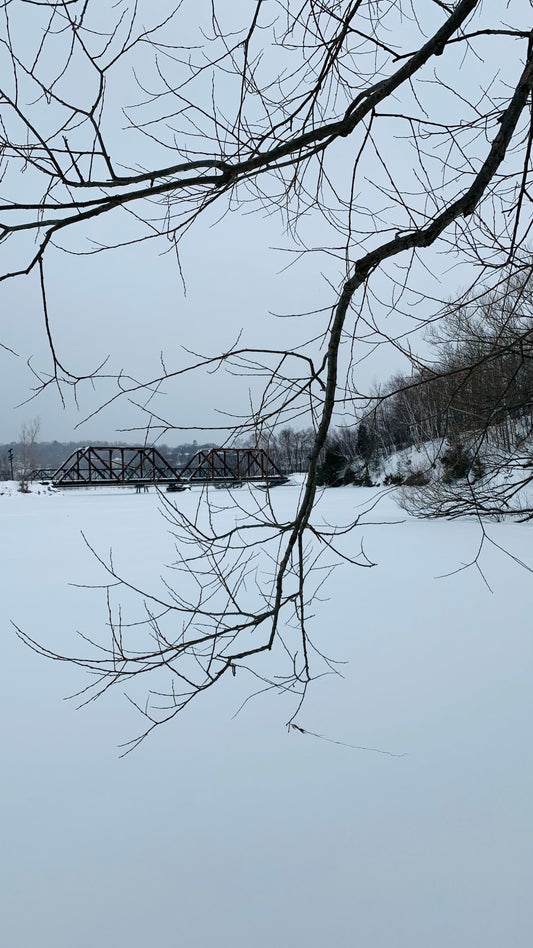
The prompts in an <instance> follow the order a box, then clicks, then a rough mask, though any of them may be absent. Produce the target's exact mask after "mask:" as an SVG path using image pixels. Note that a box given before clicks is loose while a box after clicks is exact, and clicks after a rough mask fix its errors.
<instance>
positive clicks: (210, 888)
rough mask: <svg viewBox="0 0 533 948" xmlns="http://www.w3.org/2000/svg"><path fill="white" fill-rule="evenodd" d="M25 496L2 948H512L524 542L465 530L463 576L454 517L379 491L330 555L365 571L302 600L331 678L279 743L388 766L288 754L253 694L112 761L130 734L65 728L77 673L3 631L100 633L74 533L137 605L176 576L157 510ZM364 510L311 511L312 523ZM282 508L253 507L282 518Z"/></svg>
mask: <svg viewBox="0 0 533 948" xmlns="http://www.w3.org/2000/svg"><path fill="white" fill-rule="evenodd" d="M37 490H40V491H41V492H40V493H37ZM33 491H34V492H33V493H31V494H29V495H21V494H18V493H17V492H16V491H15V490H14V489H11V488H9V485H0V527H1V537H2V543H1V552H0V577H1V584H2V635H3V661H2V673H1V688H0V696H1V702H2V708H1V713H2V721H3V730H4V734H3V742H2V743H3V753H2V764H3V766H2V800H1V804H2V806H1V809H2V814H3V821H2V822H3V827H4V828H3V833H2V854H3V859H2V884H1V892H2V902H3V907H2V919H1V930H2V944H3V945H5V946H6V948H28V946H30V945H36V946H39V948H94V946H95V945H98V946H100V948H108V946H109V948H111V946H112V948H116V946H119V945H127V946H128V948H141V946H143V948H144V946H146V945H159V944H161V945H163V944H169V945H178V944H179V945H182V946H184V948H207V946H211V945H212V944H213V943H216V944H218V945H222V946H228V948H245V946H246V948H249V946H255V948H267V946H268V948H271V946H272V945H277V946H280V948H282V946H291V948H293V946H300V945H301V946H305V948H323V946H326V945H331V946H335V948H348V946H350V948H352V946H355V945H357V946H362V948H367V946H368V948H427V946H431V948H450V946H452V945H453V946H454V948H455V946H463V945H464V946H469V948H470V946H483V948H501V946H503V945H505V946H511V945H512V946H513V948H515V946H516V948H526V946H529V944H530V943H531V941H530V939H531V905H530V896H531V887H532V883H533V865H532V852H533V847H532V843H533V826H532V809H531V800H532V799H533V793H532V791H533V779H532V776H533V768H532V741H531V722H532V721H533V689H532V687H531V682H532V672H533V647H532V631H533V621H532V616H533V583H532V581H531V580H532V576H531V573H530V572H528V571H527V570H526V569H525V568H524V567H523V566H521V565H519V563H518V562H517V560H520V561H522V562H524V563H526V564H528V565H529V566H530V567H531V566H532V565H533V542H532V541H533V525H532V524H516V523H491V524H487V525H486V529H487V532H488V539H487V541H486V542H485V545H484V547H483V550H482V553H481V558H480V566H481V570H482V572H480V570H478V569H477V567H476V566H475V565H472V566H470V567H468V568H464V569H460V567H462V566H463V565H465V564H468V563H471V562H472V561H473V560H474V559H475V556H476V552H477V550H478V547H479V544H480V539H481V529H480V525H479V524H478V523H476V522H475V520H462V521H456V522H451V523H450V522H445V521H435V522H432V521H420V520H415V519H412V518H410V517H409V516H408V515H406V514H405V512H404V511H402V510H400V509H399V508H398V507H397V505H396V503H395V500H394V494H393V493H389V494H386V495H385V496H384V498H383V499H382V501H381V503H380V504H379V506H378V507H377V508H376V509H375V510H373V511H372V513H371V514H368V515H367V516H366V517H364V518H363V521H368V522H367V523H363V524H362V525H360V526H359V527H358V528H357V530H356V531H355V532H354V533H353V534H352V535H351V536H350V537H347V538H345V539H344V541H343V544H344V546H343V549H344V550H345V551H346V552H349V551H351V550H353V551H357V550H358V549H359V546H360V543H361V541H363V543H364V549H365V552H366V555H367V556H368V557H369V558H370V559H371V560H372V561H374V562H375V563H376V564H377V565H376V566H375V567H374V568H372V569H362V568H354V567H350V566H347V565H345V566H340V567H339V568H338V569H337V570H336V571H335V572H334V574H333V575H332V576H331V577H330V579H329V581H328V584H327V586H326V587H325V589H324V590H322V591H321V595H322V600H321V601H320V602H318V603H316V607H315V610H314V611H315V618H314V619H313V625H312V629H313V630H314V634H316V636H317V638H318V639H319V641H320V643H321V644H324V643H327V651H328V653H329V654H330V655H331V656H332V657H333V658H335V659H337V660H339V661H343V662H345V663H346V664H344V665H342V666H340V667H341V670H342V674H343V677H342V678H340V677H337V676H335V677H325V678H322V679H320V680H319V681H317V682H315V684H314V685H313V686H312V688H311V690H310V693H309V696H308V699H307V701H306V704H305V705H304V707H303V709H302V710H301V712H300V713H299V715H298V718H297V722H298V723H299V724H300V725H301V726H302V727H304V728H305V729H307V730H308V731H312V732H316V733H318V734H323V735H325V736H327V737H329V738H332V739H333V740H337V741H341V742H345V743H347V744H353V745H363V746H366V747H374V748H381V749H386V750H389V751H391V752H393V753H396V754H405V755H406V756H403V757H400V758H397V757H389V756H386V755H382V754H376V753H371V752H366V751H361V750H354V749H350V748H348V747H344V746H339V745H337V744H333V743H328V742H325V741H321V740H319V739H317V738H314V737H310V736H308V735H302V734H299V733H297V732H296V731H294V730H292V731H291V732H290V733H288V732H287V730H286V728H285V726H284V725H285V722H286V720H287V717H288V712H289V711H290V709H289V705H288V704H287V701H286V699H285V698H282V697H279V696H276V695H272V694H269V695H265V696H262V697H260V698H257V699H256V700H254V701H251V702H249V703H248V704H247V705H246V707H245V708H244V710H243V711H242V712H241V713H240V714H239V715H238V716H237V717H235V718H233V714H234V712H235V710H236V708H237V707H238V706H239V704H240V703H241V700H242V693H241V690H239V689H241V688H242V686H243V683H242V682H240V681H239V680H238V679H235V680H234V679H231V680H229V681H228V683H227V685H226V684H225V685H224V686H223V687H222V688H220V690H219V691H218V692H217V691H213V692H212V693H210V694H207V695H205V697H204V698H203V699H200V701H199V703H198V704H197V705H196V706H194V705H193V706H192V707H191V708H190V709H188V710H187V712H186V713H184V714H183V716H182V717H181V718H179V719H178V720H177V721H175V722H174V723H172V724H171V725H169V726H167V727H164V728H161V729H159V730H158V731H156V732H155V733H154V735H153V736H152V738H151V739H150V740H149V741H148V742H145V743H144V744H143V745H142V747H141V748H140V749H139V750H138V751H137V752H135V753H133V754H131V755H130V756H128V757H126V758H125V759H122V760H121V759H119V756H118V754H119V752H118V750H117V745H118V744H119V743H120V742H121V741H123V740H127V739H128V738H130V737H133V736H134V735H135V733H136V732H137V731H138V726H139V722H138V720H137V718H136V716H135V712H134V711H133V709H132V708H131V706H130V705H129V704H128V703H127V702H126V701H125V700H124V698H123V696H122V693H119V692H117V693H115V694H108V695H107V696H106V697H105V698H104V699H103V700H102V701H100V702H97V703H95V704H92V705H89V707H87V708H85V709H84V710H82V711H76V710H75V707H74V705H73V704H72V703H69V702H65V701H63V700H62V698H63V696H65V695H67V694H69V693H70V692H72V691H74V690H76V689H77V688H79V687H80V686H82V685H83V684H84V683H85V682H84V679H83V676H82V675H81V673H80V672H79V671H78V670H76V669H74V668H72V667H71V666H69V665H65V664H57V663H50V662H46V661H45V660H44V659H42V658H40V657H38V656H37V655H35V654H34V653H32V652H31V651H29V650H28V649H27V648H26V647H24V646H23V645H22V643H21V642H20V641H19V640H18V639H17V637H16V635H15V633H14V631H13V628H12V626H11V624H10V620H13V621H14V622H15V623H16V624H17V625H19V626H20V627H22V628H23V629H24V630H25V631H26V632H28V633H29V634H30V635H33V636H34V637H35V638H36V639H38V640H40V641H41V642H42V643H43V644H49V645H51V646H52V647H58V648H61V649H62V650H63V651H65V652H79V651H80V647H79V643H80V640H79V639H78V640H76V635H75V632H76V630H79V631H81V632H82V633H83V634H86V635H90V636H93V637H95V638H97V637H99V636H100V634H101V632H102V629H103V627H104V623H105V601H104V598H103V596H102V594H101V592H95V591H94V590H88V589H86V588H79V584H81V585H82V586H83V585H84V584H91V583H98V582H101V580H102V575H101V569H100V568H99V566H98V564H97V562H96V561H95V560H94V558H93V556H92V555H91V553H90V551H89V549H88V548H87V546H86V545H85V544H84V542H83V540H82V537H81V532H82V531H83V533H84V534H85V535H86V537H87V539H88V541H89V542H90V543H91V544H92V545H93V546H94V547H95V548H96V549H98V550H99V552H101V553H102V554H103V555H106V554H107V551H108V550H109V548H110V547H112V548H113V553H114V561H115V563H116V564H117V566H118V567H119V568H120V569H121V570H122V572H124V573H125V574H126V575H128V576H129V577H130V578H131V579H132V580H134V581H136V580H139V581H140V580H142V581H143V583H144V585H148V586H149V585H150V584H157V583H158V582H159V576H160V574H161V572H162V569H163V567H164V564H166V563H170V562H171V561H172V560H173V558H174V554H173V540H172V537H171V536H170V535H169V533H168V524H167V523H165V521H164V520H163V519H162V517H161V516H160V514H159V500H158V497H157V495H156V493H155V492H153V491H152V492H150V493H149V494H141V495H136V494H135V493H134V492H133V490H131V491H130V490H114V491H113V490H107V491H106V490H105V489H103V488H102V489H98V490H94V491H90V490H73V491H70V492H67V491H64V492H57V493H49V492H47V491H46V490H45V489H43V488H38V486H34V488H33ZM223 493H224V492H217V494H219V495H221V494H223ZM375 493H376V492H375V491H374V492H373V491H372V490H369V489H364V488H339V489H336V490H328V491H325V492H324V493H323V495H322V498H321V500H320V503H319V506H318V511H317V514H316V517H317V518H318V519H319V520H320V519H323V520H324V521H328V522H343V521H346V520H348V519H350V518H351V517H353V516H355V515H356V513H357V510H358V505H360V504H363V503H366V502H367V501H368V498H369V497H371V496H373V494H375ZM297 494H298V488H297V487H284V488H280V489H279V490H277V491H275V492H273V495H272V496H273V501H274V503H275V504H276V506H277V507H278V508H279V510H280V514H281V515H282V516H289V514H290V511H291V509H293V507H294V504H295V502H296V498H297ZM244 496H245V494H241V495H240V496H239V499H241V498H242V497H244ZM198 498H199V494H198V492H197V491H194V490H193V491H191V492H190V493H186V494H179V495H177V496H176V495H174V499H175V502H176V504H177V505H178V506H180V505H181V506H182V507H183V509H187V505H190V509H192V506H193V505H194V504H196V503H197V502H198ZM226 499H227V500H229V498H228V497H226ZM215 500H216V501H217V502H220V503H221V502H222V499H221V497H220V496H217V497H216V498H215ZM227 515H228V516H233V514H232V512H231V510H229V512H228V514H227ZM370 521H371V522H370ZM504 551H508V552H504ZM513 557H515V558H514V559H513ZM73 584H74V585H73ZM76 584H78V585H76ZM487 584H488V585H487ZM488 586H490V590H489V588H488ZM250 690H253V686H252V684H250Z"/></svg>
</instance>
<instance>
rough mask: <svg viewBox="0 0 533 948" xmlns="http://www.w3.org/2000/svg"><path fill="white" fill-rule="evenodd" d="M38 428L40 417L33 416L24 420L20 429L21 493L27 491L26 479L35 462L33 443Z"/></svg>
mask: <svg viewBox="0 0 533 948" xmlns="http://www.w3.org/2000/svg"><path fill="white" fill-rule="evenodd" d="M40 430H41V419H40V418H33V419H32V421H25V422H24V423H23V425H22V426H21V429H20V433H19V449H18V460H19V464H20V470H19V477H20V490H21V492H22V493H23V494H25V493H27V492H28V480H29V479H30V474H31V471H32V469H33V468H34V467H35V466H36V463H37V462H36V448H35V444H36V441H37V438H38V436H39V431H40Z"/></svg>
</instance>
